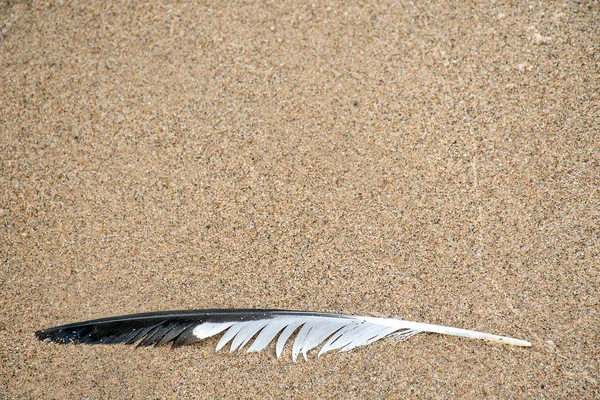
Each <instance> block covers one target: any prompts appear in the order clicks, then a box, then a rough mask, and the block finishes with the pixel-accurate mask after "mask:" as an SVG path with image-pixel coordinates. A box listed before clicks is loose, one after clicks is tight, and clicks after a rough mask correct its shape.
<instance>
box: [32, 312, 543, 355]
mask: <svg viewBox="0 0 600 400" xmlns="http://www.w3.org/2000/svg"><path fill="white" fill-rule="evenodd" d="M295 332H297V333H296V337H295V339H294V343H293V346H292V359H293V360H294V361H296V359H297V358H298V356H299V355H300V354H302V356H303V357H304V359H307V354H308V352H309V351H311V350H313V349H314V348H316V347H318V346H319V345H320V344H322V343H323V342H325V344H324V345H323V346H322V347H321V350H320V351H319V353H318V355H319V356H320V355H321V354H324V353H327V352H328V351H333V350H338V351H340V352H344V351H349V350H352V349H353V348H355V347H358V346H364V345H367V344H370V343H373V342H376V341H377V340H380V339H383V338H386V337H393V338H396V339H397V340H406V339H409V338H410V337H412V336H413V335H416V334H417V333H420V332H431V333H439V334H443V335H452V336H460V337H466V338H473V339H483V340H489V341H494V342H498V343H505V344H510V345H515V346H526V347H528V346H531V343H529V342H527V341H524V340H520V339H514V338H510V337H505V336H498V335H492V334H489V333H482V332H476V331H471V330H467V329H458V328H451V327H447V326H441V325H432V324H426V323H420V322H410V321H404V320H400V319H392V318H375V317H364V316H356V315H347V314H333V313H319V312H307V311H289V310H261V309H210V310H186V311H162V312H153V313H143V314H133V315H124V316H119V317H111V318H102V319H95V320H90V321H85V322H78V323H74V324H69V325H62V326H57V327H54V328H49V329H44V330H40V331H37V332H36V333H35V334H36V336H37V337H38V339H40V340H43V341H51V342H55V343H63V344H67V343H73V344H80V343H82V344H117V343H125V344H135V343H137V346H161V345H163V344H166V343H172V347H173V348H176V347H180V346H184V345H188V344H191V343H195V342H197V341H200V340H202V339H205V338H209V337H212V336H215V335H218V334H220V333H223V335H222V337H221V339H220V340H219V342H218V344H217V348H216V351H219V350H221V349H222V348H224V347H225V346H226V345H227V344H228V343H230V342H231V345H230V351H231V352H233V351H236V350H241V349H243V348H244V347H246V345H247V344H248V343H249V342H250V341H251V340H252V339H253V338H254V342H252V344H251V345H250V346H249V347H248V349H247V351H249V352H255V351H261V350H263V349H264V348H265V347H267V346H268V345H269V343H271V342H272V341H273V340H274V339H275V338H276V337H277V336H278V335H279V337H278V339H277V344H276V349H275V350H276V355H277V357H280V356H281V354H282V352H283V349H284V347H285V345H286V343H287V342H288V340H289V339H290V337H291V336H292V335H293V334H294V333H295Z"/></svg>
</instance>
